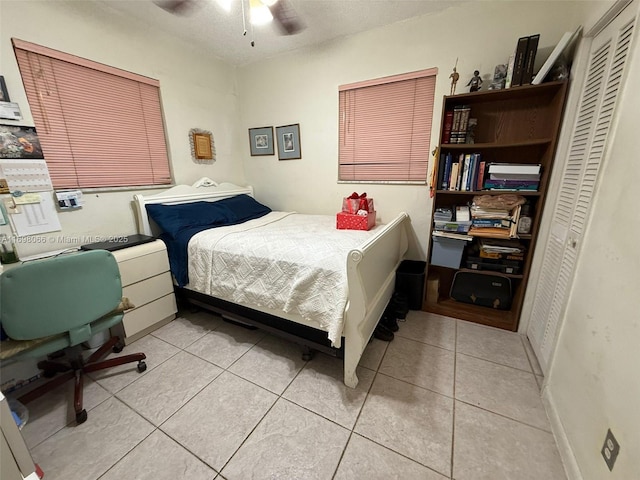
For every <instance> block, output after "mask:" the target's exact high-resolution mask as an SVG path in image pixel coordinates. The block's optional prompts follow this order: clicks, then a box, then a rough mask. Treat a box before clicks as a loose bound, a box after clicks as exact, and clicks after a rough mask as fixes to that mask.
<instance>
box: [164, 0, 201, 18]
mask: <svg viewBox="0 0 640 480" xmlns="http://www.w3.org/2000/svg"><path fill="white" fill-rule="evenodd" d="M153 3H155V4H156V5H157V6H159V7H160V8H162V9H163V10H166V11H167V12H169V13H172V14H174V15H186V14H188V13H190V12H191V10H192V9H193V7H194V6H195V4H196V3H197V2H196V1H195V0H154V2H153Z"/></svg>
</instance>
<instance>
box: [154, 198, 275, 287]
mask: <svg viewBox="0 0 640 480" xmlns="http://www.w3.org/2000/svg"><path fill="white" fill-rule="evenodd" d="M146 209H147V213H148V214H149V216H150V217H151V218H152V219H153V220H154V221H155V222H156V223H157V224H158V226H159V227H160V228H161V229H162V234H161V235H160V236H159V238H160V239H161V240H162V241H163V242H164V243H165V244H166V245H167V251H168V253H169V265H170V266H171V273H173V276H174V277H175V279H176V282H177V283H178V286H180V287H184V286H185V285H186V284H187V283H189V273H188V261H187V260H188V246H189V240H191V237H193V236H194V235H195V234H196V233H199V232H202V231H203V230H208V229H210V228H215V227H224V226H227V225H237V224H238V223H243V222H246V221H248V220H253V219H255V218H260V217H263V216H265V215H266V214H267V213H269V212H271V209H270V208H269V207H266V206H265V205H262V204H261V203H259V202H257V201H256V200H255V199H253V198H251V197H250V196H248V195H237V196H235V197H231V198H226V199H224V200H219V201H217V202H193V203H182V204H179V205H161V204H155V205H153V204H151V205H146Z"/></svg>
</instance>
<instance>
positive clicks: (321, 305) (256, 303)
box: [187, 212, 375, 344]
mask: <svg viewBox="0 0 640 480" xmlns="http://www.w3.org/2000/svg"><path fill="white" fill-rule="evenodd" d="M335 222H336V220H335V216H328V215H304V214H298V213H292V212H271V213H269V214H268V215H265V216H264V217H261V218H258V219H255V220H250V221H248V222H245V223H242V224H240V225H232V226H226V227H218V228H213V229H209V230H205V231H203V232H200V233H198V234H196V235H194V236H193V237H192V238H191V240H190V241H189V246H188V253H189V255H188V258H189V262H188V269H189V284H188V285H187V288H189V289H191V290H195V291H198V292H201V293H204V294H206V295H211V296H214V297H217V298H221V299H223V300H227V301H230V302H233V303H237V304H241V305H244V306H248V307H251V308H266V309H270V310H276V311H282V312H285V313H288V314H296V315H299V316H301V317H302V318H303V319H304V320H305V321H306V322H308V324H309V325H313V326H314V327H316V328H318V329H320V330H323V331H326V332H327V333H328V337H329V340H330V341H331V342H332V343H334V344H335V343H336V341H337V340H338V339H339V338H340V336H341V334H342V327H343V320H344V310H345V306H346V304H347V296H348V288H347V270H346V264H347V255H348V253H349V251H350V250H352V249H354V248H358V247H360V246H361V245H363V244H364V243H365V242H366V241H367V240H368V239H369V238H370V237H372V236H373V235H374V234H375V228H374V229H372V230H369V231H361V230H337V229H336V223H335Z"/></svg>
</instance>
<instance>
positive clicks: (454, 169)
mask: <svg viewBox="0 0 640 480" xmlns="http://www.w3.org/2000/svg"><path fill="white" fill-rule="evenodd" d="M459 169H460V164H459V163H458V162H453V163H452V164H451V178H450V179H449V190H457V189H458V188H457V187H458V170H459Z"/></svg>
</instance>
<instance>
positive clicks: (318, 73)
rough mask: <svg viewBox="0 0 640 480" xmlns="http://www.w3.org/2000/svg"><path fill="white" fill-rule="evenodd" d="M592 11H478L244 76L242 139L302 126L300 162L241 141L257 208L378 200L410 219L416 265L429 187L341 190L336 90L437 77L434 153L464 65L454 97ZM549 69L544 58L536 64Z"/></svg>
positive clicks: (423, 241) (459, 11) (328, 48)
mask: <svg viewBox="0 0 640 480" xmlns="http://www.w3.org/2000/svg"><path fill="white" fill-rule="evenodd" d="M589 3H590V2H539V1H534V2H528V1H520V2H497V1H495V2H475V3H471V4H469V3H466V2H465V4H464V5H460V6H457V4H456V6H452V7H450V8H449V9H448V10H447V11H445V12H442V13H439V14H436V15H426V16H422V17H417V18H413V19H410V20H408V21H404V22H400V23H396V24H394V25H391V26H387V27H383V28H380V29H376V30H373V31H370V32H365V33H362V34H358V35H354V36H351V37H346V38H343V39H340V40H336V41H334V42H330V43H327V44H324V45H321V46H319V47H317V48H314V49H309V50H306V49H305V50H301V51H299V52H297V53H294V54H289V55H284V56H281V57H278V58H274V59H266V60H264V61H262V62H260V63H256V64H252V65H249V66H247V67H244V68H242V69H239V71H238V86H239V98H240V108H241V130H242V129H244V130H245V132H246V129H248V128H251V127H262V126H265V125H274V126H277V125H287V124H291V123H299V124H300V131H301V145H302V159H301V160H289V161H281V162H279V161H278V158H277V154H276V155H275V156H273V157H251V156H250V155H249V146H248V139H247V136H246V134H245V136H244V138H242V137H241V139H242V142H241V144H240V148H241V149H242V153H243V161H244V165H245V173H246V178H247V181H248V182H249V183H251V184H252V185H254V186H255V188H256V194H257V196H258V198H260V199H263V200H264V201H265V202H266V203H267V204H268V205H270V206H272V207H273V208H276V209H284V210H298V211H304V212H310V213H323V214H333V213H335V212H337V211H338V210H339V209H340V207H341V198H342V197H343V196H345V195H348V194H350V193H351V192H352V191H354V190H356V191H358V192H362V191H366V192H367V194H368V195H369V196H372V197H374V199H375V205H376V209H377V210H378V214H379V217H380V219H381V220H382V221H383V222H384V221H388V220H390V219H391V218H392V217H394V216H395V215H396V214H397V213H398V212H400V211H406V212H408V213H409V215H410V217H411V221H412V225H413V227H414V244H413V246H412V249H411V251H410V255H411V256H412V257H413V258H416V259H424V258H425V253H426V249H427V245H428V234H429V226H430V222H431V202H430V200H429V192H428V188H427V187H426V186H409V185H400V186H397V185H372V184H366V185H358V184H338V183H337V178H338V167H337V163H338V143H337V139H338V93H337V92H338V85H341V84H346V83H351V82H356V81H360V80H366V79H371V78H377V77H382V76H388V75H394V74H398V73H404V72H410V71H415V70H420V69H424V68H430V67H437V68H438V69H439V74H438V79H437V84H436V104H435V109H434V124H433V130H432V140H431V145H432V146H433V147H435V146H436V145H437V136H438V133H439V130H440V110H441V108H442V97H443V95H445V94H448V93H449V90H450V80H449V74H450V73H451V71H452V68H453V66H454V64H455V62H456V58H458V68H457V70H458V72H459V73H460V81H459V82H458V87H457V90H456V91H457V92H458V93H460V92H466V91H468V87H466V84H467V83H468V81H469V79H470V78H471V76H472V74H473V70H475V69H477V70H479V71H480V72H481V73H482V75H483V78H484V88H486V87H487V86H488V85H489V83H490V77H491V76H492V75H493V70H494V67H495V65H497V64H499V63H506V62H507V59H508V57H509V54H510V53H511V51H512V50H513V49H514V48H515V44H516V42H517V39H518V38H519V37H521V36H524V35H532V34H534V33H540V34H541V40H540V49H541V50H542V51H545V50H546V51H547V54H548V52H549V51H550V49H549V48H547V47H550V46H555V44H556V43H557V41H558V40H559V39H560V37H561V36H562V34H563V33H564V32H566V31H568V30H574V29H575V28H576V27H577V26H578V25H580V24H581V23H582V21H583V19H584V16H585V15H586V13H585V9H587V8H588V4H589ZM538 60H539V61H543V60H544V58H541V59H538Z"/></svg>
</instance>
